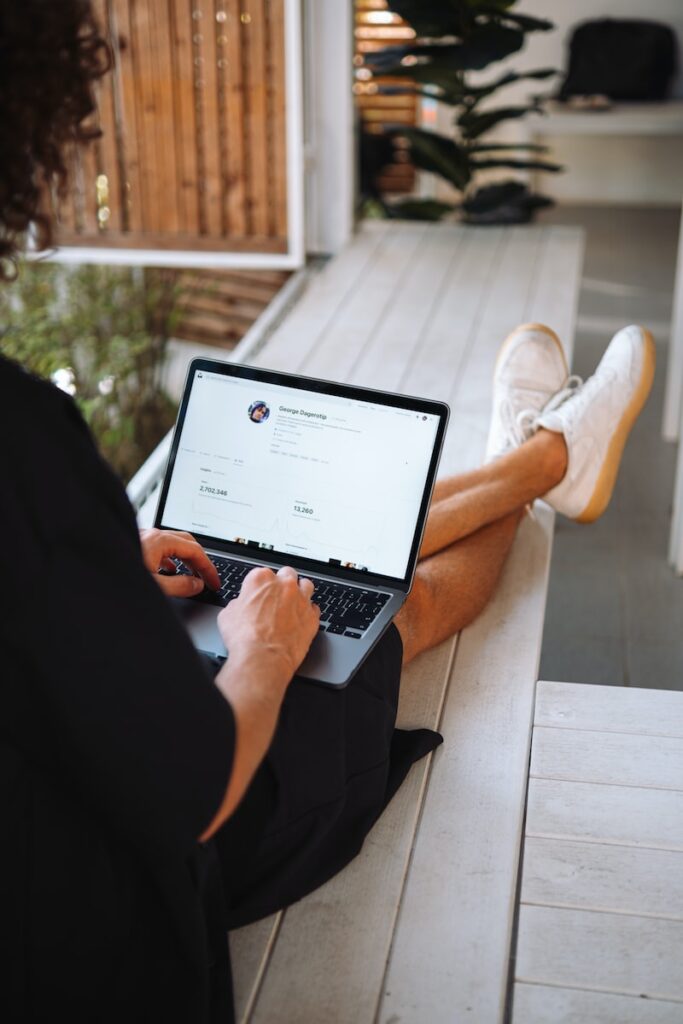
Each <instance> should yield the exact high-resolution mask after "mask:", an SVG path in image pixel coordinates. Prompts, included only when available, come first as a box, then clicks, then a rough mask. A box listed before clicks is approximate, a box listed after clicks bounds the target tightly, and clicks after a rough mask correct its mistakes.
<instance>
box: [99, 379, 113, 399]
mask: <svg viewBox="0 0 683 1024" xmlns="http://www.w3.org/2000/svg"><path fill="white" fill-rule="evenodd" d="M97 390H98V391H99V393H100V394H101V395H110V394H111V393H112V391H113V390H114V377H112V375H111V374H109V376H107V377H103V378H102V380H101V381H100V382H99V384H98V385H97Z"/></svg>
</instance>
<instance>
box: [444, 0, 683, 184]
mask: <svg viewBox="0 0 683 1024" xmlns="http://www.w3.org/2000/svg"><path fill="white" fill-rule="evenodd" d="M519 7H520V11H521V12H524V13H528V14H533V15H535V16H538V17H542V18H548V19H549V20H550V21H552V22H554V23H555V25H556V28H555V29H554V30H553V31H552V32H539V33H534V34H531V35H529V36H527V40H528V41H527V43H526V45H525V48H524V50H522V51H521V52H520V53H516V54H513V56H512V57H511V58H509V60H508V61H506V62H505V66H506V67H510V68H514V70H516V71H523V70H525V69H526V70H531V69H532V68H541V67H557V68H560V69H566V67H567V62H568V45H569V38H570V36H571V32H572V29H573V28H574V27H575V26H576V25H578V24H579V23H580V22H582V21H586V20H588V19H593V18H643V19H648V20H652V21H661V22H664V23H666V24H668V25H671V27H672V28H673V29H674V31H675V32H676V34H677V36H678V43H679V71H678V75H677V78H676V82H675V85H674V95H675V96H678V97H683V0H647V2H643V0H602V2H601V0H525V2H524V3H521V4H520V5H519ZM502 67H503V65H502V64H500V65H496V66H495V67H494V68H493V69H491V68H489V69H488V70H487V71H486V72H484V73H483V75H482V77H484V78H489V77H491V75H492V71H493V73H494V74H495V73H496V72H497V70H499V69H500V68H502ZM550 81H551V82H552V80H550ZM560 81H561V79H559V78H558V80H557V85H559V82H560ZM531 86H532V87H531V90H529V87H528V85H523V86H522V85H520V86H512V87H510V88H509V89H507V90H505V91H501V92H500V93H498V95H497V96H496V97H495V100H494V102H495V105H499V104H501V103H504V104H505V105H507V104H508V103H518V102H523V100H524V98H525V94H526V93H527V92H529V91H532V92H534V91H535V92H546V91H551V88H552V87H549V83H548V82H535V83H531ZM596 116H599V115H596ZM439 128H440V130H441V131H444V132H448V131H449V129H450V115H449V112H448V111H446V109H445V108H443V107H441V110H440V118H439ZM516 130H518V129H516V127H515V125H514V123H513V122H508V124H507V125H506V127H505V129H504V132H505V138H510V139H513V138H514V137H515V131H516ZM517 137H518V136H517ZM546 141H547V142H548V143H549V144H550V145H551V146H552V147H553V151H552V153H551V154H549V155H550V156H551V158H552V159H554V160H555V161H556V162H557V163H561V164H563V165H564V166H565V167H566V171H565V173H563V174H556V175H540V176H538V180H537V182H536V185H537V187H538V188H539V190H541V191H543V192H545V193H546V194H548V195H551V196H553V197H554V198H556V199H558V200H559V201H567V202H619V203H646V204H669V203H680V201H681V196H682V195H683V138H661V137H656V136H649V137H647V138H645V139H643V138H628V137H624V136H606V137H604V138H600V137H597V138H580V137H579V138H557V139H553V138H550V137H548V138H547V139H546ZM438 192H439V194H442V189H441V187H440V186H439V188H438Z"/></svg>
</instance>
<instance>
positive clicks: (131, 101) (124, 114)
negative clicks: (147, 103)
mask: <svg viewBox="0 0 683 1024" xmlns="http://www.w3.org/2000/svg"><path fill="white" fill-rule="evenodd" d="M132 3H133V0H114V4H113V7H112V9H111V19H112V22H111V23H112V35H113V36H114V37H115V40H116V48H115V58H116V69H115V71H114V86H115V89H116V96H117V110H118V115H117V121H118V125H119V135H120V138H121V142H122V146H123V166H124V179H125V180H124V181H123V183H122V192H123V193H124V211H123V226H124V227H125V228H126V230H128V229H132V230H133V231H139V230H141V229H142V227H143V223H144V220H143V207H144V201H145V200H144V195H143V191H142V173H141V167H140V162H141V156H142V154H141V152H140V147H139V145H138V137H139V134H140V131H141V125H140V124H139V115H138V108H137V91H138V84H137V75H136V64H135V55H134V39H133V22H132V18H131V5H132Z"/></svg>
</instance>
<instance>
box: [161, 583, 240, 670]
mask: <svg viewBox="0 0 683 1024" xmlns="http://www.w3.org/2000/svg"><path fill="white" fill-rule="evenodd" d="M171 603H172V604H173V607H174V609H175V612H176V615H177V616H178V617H179V619H180V621H181V622H182V623H183V625H184V626H185V629H186V630H187V631H188V633H189V634H190V638H191V640H192V643H193V644H194V645H195V647H197V648H198V649H199V650H200V651H206V653H207V654H217V655H218V656H219V657H221V658H225V657H226V656H227V653H228V652H227V651H226V649H225V644H224V643H223V640H222V639H221V634H220V632H219V629H218V615H219V613H220V611H221V609H220V608H217V607H216V605H212V604H202V603H201V602H200V601H188V600H185V599H183V598H177V597H176V598H171Z"/></svg>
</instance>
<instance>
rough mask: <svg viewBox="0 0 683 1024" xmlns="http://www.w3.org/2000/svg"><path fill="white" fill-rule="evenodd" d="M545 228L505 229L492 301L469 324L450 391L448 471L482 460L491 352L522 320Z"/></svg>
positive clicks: (493, 359) (492, 361) (492, 362)
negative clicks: (454, 425) (451, 424)
mask: <svg viewBox="0 0 683 1024" xmlns="http://www.w3.org/2000/svg"><path fill="white" fill-rule="evenodd" d="M544 234H545V231H544V229H541V230H540V231H539V230H538V229H536V230H535V231H534V230H533V229H529V228H509V229H507V231H506V232H505V234H504V238H503V246H502V249H501V251H500V262H499V263H498V265H497V267H496V270H495V276H494V277H493V279H492V280H491V284H490V287H491V289H492V291H491V301H488V300H485V301H484V303H483V305H482V308H481V310H480V313H479V317H478V320H477V321H475V322H474V324H473V333H471V335H470V344H468V346H467V348H466V349H465V351H464V353H463V358H462V362H461V368H460V373H459V374H458V376H457V377H456V380H455V387H454V389H453V392H452V394H451V396H450V404H451V415H452V417H453V422H456V421H457V424H458V430H457V432H456V431H454V430H450V431H449V436H448V438H447V439H446V444H445V446H444V454H443V465H444V469H446V468H447V469H448V470H449V471H450V472H459V471H463V470H467V469H473V468H475V467H476V466H478V465H479V463H480V462H481V459H482V456H483V453H484V448H485V446H486V437H487V434H488V425H489V410H490V408H491V395H492V389H491V381H492V379H493V370H494V366H495V362H496V358H497V355H498V352H499V350H500V346H501V344H502V342H503V341H504V339H505V338H506V337H507V335H508V334H509V333H510V331H511V330H513V328H515V327H516V326H517V325H518V324H519V323H522V322H523V321H524V320H525V315H526V311H527V308H528V304H529V296H530V294H531V293H532V290H533V287H534V284H535V279H536V275H537V272H538V269H539V266H540V257H541V254H542V251H543V250H542V243H543V239H544ZM466 453H467V455H466Z"/></svg>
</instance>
